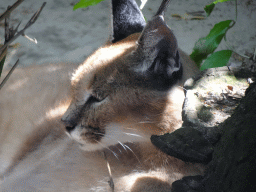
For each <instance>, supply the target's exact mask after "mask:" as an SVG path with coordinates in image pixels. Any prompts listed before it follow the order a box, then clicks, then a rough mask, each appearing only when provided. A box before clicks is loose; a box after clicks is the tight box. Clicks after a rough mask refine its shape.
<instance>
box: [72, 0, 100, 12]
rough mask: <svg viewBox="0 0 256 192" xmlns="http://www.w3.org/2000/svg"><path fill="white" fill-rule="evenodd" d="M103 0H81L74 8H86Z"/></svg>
mask: <svg viewBox="0 0 256 192" xmlns="http://www.w3.org/2000/svg"><path fill="white" fill-rule="evenodd" d="M101 1H104V0H80V1H79V2H78V3H77V4H75V5H74V7H73V10H76V9H78V8H86V7H88V6H93V5H96V4H98V3H100V2H101Z"/></svg>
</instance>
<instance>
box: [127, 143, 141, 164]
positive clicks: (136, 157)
mask: <svg viewBox="0 0 256 192" xmlns="http://www.w3.org/2000/svg"><path fill="white" fill-rule="evenodd" d="M123 145H124V146H125V147H126V148H127V149H129V150H130V151H131V152H132V153H133V155H134V156H135V157H136V159H137V160H138V162H139V163H140V165H142V163H141V162H140V159H139V158H138V156H137V155H136V154H135V153H134V152H133V150H132V149H131V148H130V147H129V146H128V145H126V144H123Z"/></svg>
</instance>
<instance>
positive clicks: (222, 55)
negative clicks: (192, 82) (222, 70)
mask: <svg viewBox="0 0 256 192" xmlns="http://www.w3.org/2000/svg"><path fill="white" fill-rule="evenodd" d="M232 53H233V51H231V50H222V51H217V52H215V53H213V54H212V55H210V56H209V57H208V58H207V59H206V60H205V61H204V63H203V65H202V66H201V68H200V70H201V71H203V70H204V69H209V68H215V67H223V66H226V65H227V63H228V61H229V59H230V57H231V55H232Z"/></svg>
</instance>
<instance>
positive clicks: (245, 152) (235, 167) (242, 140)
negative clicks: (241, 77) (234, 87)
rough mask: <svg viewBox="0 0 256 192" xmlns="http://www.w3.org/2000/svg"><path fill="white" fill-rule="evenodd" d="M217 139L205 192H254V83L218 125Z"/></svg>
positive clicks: (255, 87)
mask: <svg viewBox="0 0 256 192" xmlns="http://www.w3.org/2000/svg"><path fill="white" fill-rule="evenodd" d="M220 127H221V130H222V131H223V132H222V137H221V139H220V140H219V141H218V142H217V143H216V146H215V148H214V153H213V160H212V161H211V163H210V164H209V167H208V169H207V171H206V174H205V179H204V183H203V185H204V186H205V190H206V191H207V192H216V191H218V192H219V191H225V192H241V191H245V192H249V191H256V187H255V178H254V176H255V174H256V84H255V83H254V84H252V85H251V86H250V87H249V89H248V90H247V91H246V96H245V97H244V98H243V99H242V100H241V103H240V105H239V106H238V107H237V108H236V110H235V112H234V114H233V115H232V116H231V117H230V118H228V119H227V120H226V121H225V122H224V123H223V124H221V125H220Z"/></svg>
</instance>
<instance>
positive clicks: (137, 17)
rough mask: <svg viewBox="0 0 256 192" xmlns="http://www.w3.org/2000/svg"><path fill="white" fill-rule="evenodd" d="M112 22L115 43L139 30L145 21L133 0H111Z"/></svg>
mask: <svg viewBox="0 0 256 192" xmlns="http://www.w3.org/2000/svg"><path fill="white" fill-rule="evenodd" d="M112 24H113V38H112V42H113V43H115V42H117V41H119V40H122V39H124V38H126V37H128V36H129V35H131V34H133V33H138V32H141V31H142V30H143V29H144V27H145V25H146V22H145V19H144V17H143V14H142V13H141V11H140V9H139V7H138V5H137V3H136V2H135V0H112Z"/></svg>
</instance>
